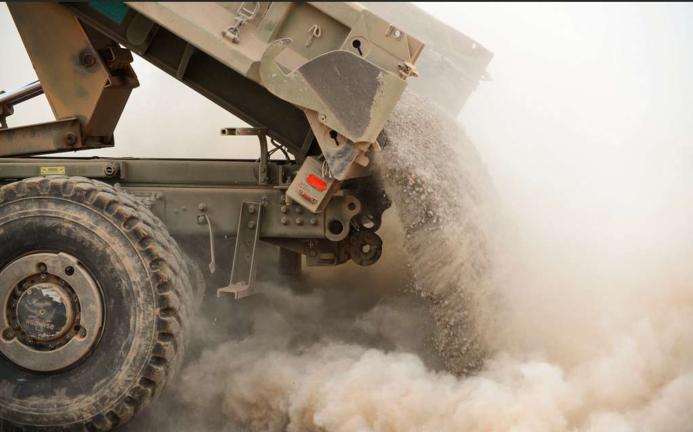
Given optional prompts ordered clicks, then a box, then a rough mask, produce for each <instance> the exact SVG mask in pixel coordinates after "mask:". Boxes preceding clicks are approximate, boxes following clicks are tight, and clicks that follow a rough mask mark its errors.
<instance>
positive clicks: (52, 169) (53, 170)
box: [41, 166, 65, 175]
mask: <svg viewBox="0 0 693 432" xmlns="http://www.w3.org/2000/svg"><path fill="white" fill-rule="evenodd" d="M61 174H65V167H64V166H49V167H41V175H61Z"/></svg>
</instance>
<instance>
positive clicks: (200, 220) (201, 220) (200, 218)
mask: <svg viewBox="0 0 693 432" xmlns="http://www.w3.org/2000/svg"><path fill="white" fill-rule="evenodd" d="M205 222H206V220H205V217H204V216H203V215H198V216H197V223H198V224H199V225H204V224H205Z"/></svg>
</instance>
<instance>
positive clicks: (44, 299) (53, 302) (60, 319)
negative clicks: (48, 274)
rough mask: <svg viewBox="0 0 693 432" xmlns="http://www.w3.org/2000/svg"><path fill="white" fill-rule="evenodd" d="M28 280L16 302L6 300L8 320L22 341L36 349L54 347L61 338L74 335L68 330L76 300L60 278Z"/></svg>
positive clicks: (77, 303)
mask: <svg viewBox="0 0 693 432" xmlns="http://www.w3.org/2000/svg"><path fill="white" fill-rule="evenodd" d="M53 278H55V279H58V278H56V277H55V276H54V277H53ZM32 282H34V281H29V282H28V283H29V284H30V285H29V288H28V289H26V290H23V291H24V292H22V293H21V294H20V296H19V299H18V300H17V302H16V304H14V302H11V303H10V309H9V318H10V322H11V323H12V324H15V325H14V326H13V327H14V328H16V327H17V326H18V327H19V330H20V331H19V335H18V337H19V338H20V339H22V341H23V342H24V343H25V344H27V345H32V346H34V347H36V348H39V349H40V348H46V349H51V347H53V348H55V346H56V345H55V344H56V343H58V342H60V341H61V339H67V340H69V339H70V338H71V337H72V336H74V335H73V334H68V333H72V332H74V326H73V324H74V323H75V321H76V319H77V318H78V317H77V316H76V313H79V301H78V299H77V296H76V295H75V294H74V292H72V290H71V288H70V286H69V285H68V284H67V283H66V282H65V281H64V280H62V279H59V282H57V281H56V282H57V283H56V282H53V281H51V282H38V283H35V282H34V283H32ZM25 283H26V282H25ZM20 286H21V284H20ZM13 294H14V293H13ZM67 340H65V341H64V342H67Z"/></svg>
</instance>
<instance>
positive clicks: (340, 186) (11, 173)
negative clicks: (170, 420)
mask: <svg viewBox="0 0 693 432" xmlns="http://www.w3.org/2000/svg"><path fill="white" fill-rule="evenodd" d="M7 7H8V8H9V11H10V13H11V16H12V19H13V20H14V23H15V25H16V27H17V30H18V33H19V35H20V37H21V40H22V42H23V44H24V46H25V48H26V51H27V53H28V54H29V57H30V59H31V62H32V64H33V67H34V69H35V71H36V75H37V77H38V80H37V81H35V82H32V83H30V84H28V85H26V86H24V87H22V88H19V89H16V90H8V91H5V92H2V93H0V308H1V310H0V430H13V431H14V430H17V431H26V430H87V431H106V430H111V429H113V428H114V427H116V426H118V425H121V424H123V423H124V422H126V421H127V420H128V419H130V418H131V417H132V416H133V415H134V414H135V413H137V412H138V411H140V410H141V409H142V407H144V406H145V405H146V404H148V403H149V402H150V401H151V400H152V399H153V398H154V397H156V396H157V395H158V394H159V393H161V391H162V390H163V389H164V386H165V384H166V382H167V381H168V380H169V378H170V377H171V376H173V375H174V373H175V371H176V370H177V368H178V366H179V365H180V362H181V358H182V355H183V352H184V349H185V346H186V339H188V338H190V337H193V336H194V335H192V336H191V335H190V330H189V323H190V322H191V320H192V319H194V316H195V314H196V310H197V309H196V308H197V305H198V304H199V302H200V298H201V297H202V296H203V295H204V294H205V292H206V291H207V287H209V293H208V294H212V295H211V296H208V297H211V298H216V297H229V298H231V299H242V298H244V297H247V296H249V295H252V294H253V293H254V292H257V291H258V289H259V288H258V282H257V281H256V275H257V274H258V267H259V265H260V264H261V263H263V265H265V264H264V261H263V260H261V259H260V258H261V257H260V256H259V254H260V252H259V251H260V250H261V248H260V246H261V245H264V246H263V247H266V245H273V246H274V247H276V248H278V251H279V252H278V255H277V256H278V263H277V265H278V267H277V268H278V269H279V271H280V273H283V274H289V275H291V274H294V275H295V274H297V273H298V272H300V270H301V266H302V265H304V264H303V263H304V262H305V265H308V266H335V265H338V264H342V263H345V262H347V261H349V260H351V261H353V262H355V263H356V264H359V265H371V264H374V263H375V262H377V261H378V258H379V257H380V256H381V252H382V248H383V243H382V240H381V238H380V237H379V236H378V234H377V231H378V229H379V228H380V225H381V216H382V214H383V212H384V211H385V210H386V209H387V208H388V206H389V200H388V198H387V196H386V194H385V193H384V192H383V190H382V188H381V186H380V185H379V184H378V182H377V181H375V180H374V177H373V171H372V169H373V167H372V165H373V164H372V163H371V160H372V154H373V153H374V152H376V151H378V150H379V144H378V136H379V134H380V132H381V131H382V129H383V127H384V126H385V124H386V122H387V120H388V117H389V116H390V114H391V112H392V111H393V109H394V107H395V105H396V104H397V102H398V100H399V98H400V96H401V95H402V93H403V92H404V90H405V87H406V86H407V83H408V82H409V81H410V80H414V79H417V78H416V76H417V74H418V73H419V72H417V67H418V63H417V60H418V59H419V58H420V56H422V52H424V51H423V47H424V43H423V42H422V41H421V40H420V39H418V38H417V36H415V33H416V32H415V29H413V28H412V29H408V28H402V27H399V25H400V24H397V23H394V22H393V23H391V22H389V21H386V20H385V19H383V18H381V17H380V16H379V15H377V14H375V13H374V12H373V11H371V10H370V8H369V6H368V5H367V4H365V5H361V4H358V3H341V2H335V3H306V2H301V3H283V2H229V3H185V2H181V3H178V2H176V3H160V2H143V3H136V2H113V1H90V2H88V3H71V2H70V3H61V2H55V3H35V2H10V3H8V4H7ZM407 8H408V6H407ZM374 9H382V10H383V11H385V12H384V13H388V12H387V11H389V14H390V15H392V16H396V15H397V5H382V4H381V5H379V6H378V7H374ZM386 10H387V11H386ZM410 12H411V10H409V9H407V11H406V13H410ZM422 16H423V15H422ZM422 19H423V18H422ZM393 21H394V20H393ZM424 22H425V25H424V26H422V27H430V26H432V25H433V26H439V32H442V33H440V34H445V35H446V36H445V37H444V39H445V44H447V46H445V44H442V45H440V46H441V47H442V48H441V50H440V51H438V52H435V51H431V54H432V57H431V62H430V63H429V66H428V67H426V68H424V67H422V70H424V69H425V70H427V71H428V72H431V73H432V72H434V71H436V70H443V69H445V68H448V69H449V70H450V71H452V72H450V73H449V76H454V82H455V83H456V84H455V86H454V87H455V89H454V91H453V92H458V94H459V95H460V96H459V97H457V98H453V99H451V98H450V97H449V96H448V94H449V93H451V90H450V89H448V90H447V91H446V90H445V89H443V88H438V90H439V91H438V93H439V95H440V96H441V97H440V100H441V101H442V102H441V103H442V104H443V105H445V104H446V103H449V102H450V100H454V101H455V102H454V104H457V105H454V106H452V105H448V106H447V108H449V109H450V110H453V111H455V110H459V108H460V106H458V105H459V104H460V103H461V102H460V101H463V100H464V99H466V96H468V94H469V92H471V91H472V90H473V88H474V87H475V86H476V83H477V82H478V81H479V80H480V79H482V78H483V76H484V69H485V66H486V64H487V63H488V62H489V61H490V58H491V55H490V53H489V52H488V51H487V50H486V49H484V48H483V47H482V46H480V45H478V44H476V43H475V42H474V41H472V40H471V39H468V38H466V37H465V36H463V35H460V34H459V33H456V32H455V31H454V30H452V29H450V28H447V27H445V26H444V25H442V24H441V23H436V22H435V20H432V18H430V17H426V18H425V21H424ZM429 30H430V29H429ZM424 33H426V31H424ZM426 42H428V41H426ZM432 42H435V41H432ZM133 53H134V54H136V55H138V56H140V57H141V58H143V59H145V60H147V61H149V62H150V63H151V64H153V65H154V66H156V67H158V68H160V69H161V70H163V71H164V72H166V73H167V74H169V75H171V76H172V77H174V78H175V79H177V80H178V81H180V82H181V83H183V84H185V85H187V86H189V87H190V88H192V89H194V90H195V91H197V92H198V93H200V94H201V95H203V96H205V97H206V98H207V99H209V100H210V101H211V102H213V103H215V104H217V105H219V106H220V107H222V108H224V109H226V110H227V111H228V112H230V113H231V114H233V115H235V116H236V117H238V118H239V119H241V120H242V121H244V122H246V123H247V124H248V125H250V126H251V127H226V126H229V125H220V126H224V128H223V129H221V133H222V134H224V135H229V136H230V137H229V139H233V138H232V137H233V136H248V135H251V136H255V137H257V141H258V145H259V155H260V156H259V158H258V159H257V160H236V159H230V158H229V159H216V160H209V159H189V160H182V159H167V158H157V159H137V158H101V157H88V158H78V157H70V158H67V157H55V156H51V157H48V156H46V155H49V154H55V153H61V152H75V151H79V150H86V149H98V148H106V147H111V146H113V145H114V144H115V141H114V136H113V132H114V129H115V127H116V125H117V123H118V119H119V117H120V115H121V113H122V111H123V109H124V107H125V105H126V102H127V100H128V97H129V95H130V93H131V91H132V90H133V89H134V88H136V87H137V86H138V85H139V83H138V80H137V76H136V74H135V72H134V70H133V68H132V67H131V63H132V60H133ZM433 54H434V55H433ZM460 59H461V60H460ZM9 61H10V60H9V59H4V60H3V63H5V64H7V63H6V62H9ZM421 64H422V66H423V65H425V63H421ZM456 71H457V72H459V71H462V72H464V73H463V74H457V72H456ZM441 73H442V72H441ZM460 77H462V78H460ZM436 82H438V83H439V84H438V86H439V87H440V85H443V84H444V83H445V82H451V81H445V80H431V81H430V83H431V84H430V86H429V88H428V91H429V92H430V90H431V89H434V91H433V92H432V93H436V90H435V86H436ZM42 94H43V95H45V97H46V99H47V101H48V103H49V105H50V107H51V109H52V111H53V114H54V116H55V119H54V120H52V121H47V122H44V123H39V124H31V125H13V124H11V123H12V121H11V117H10V116H11V114H12V113H13V112H14V110H15V109H20V108H19V107H18V105H19V104H20V103H21V102H23V101H26V100H28V99H31V98H33V97H36V96H39V95H42ZM433 97H434V98H435V94H434V96H433ZM446 101H447V102H446ZM190 126H191V127H194V126H195V125H190ZM148 139H150V140H151V139H152V138H151V137H149V138H148ZM153 139H155V138H153ZM190 145H200V144H197V143H190ZM161 149H162V152H161V153H162V155H165V154H166V153H165V149H166V143H161ZM422 157H425V155H422ZM200 245H202V246H200Z"/></svg>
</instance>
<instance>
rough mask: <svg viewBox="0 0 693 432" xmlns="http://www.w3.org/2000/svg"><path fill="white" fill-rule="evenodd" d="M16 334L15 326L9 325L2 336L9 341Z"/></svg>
mask: <svg viewBox="0 0 693 432" xmlns="http://www.w3.org/2000/svg"><path fill="white" fill-rule="evenodd" d="M14 336H15V334H14V329H13V328H10V327H8V328H6V329H5V330H4V331H3V332H2V338H3V339H5V340H7V341H10V340H12V339H14Z"/></svg>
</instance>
